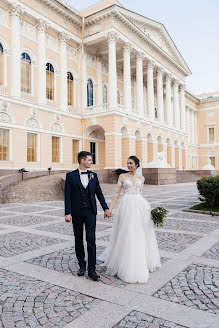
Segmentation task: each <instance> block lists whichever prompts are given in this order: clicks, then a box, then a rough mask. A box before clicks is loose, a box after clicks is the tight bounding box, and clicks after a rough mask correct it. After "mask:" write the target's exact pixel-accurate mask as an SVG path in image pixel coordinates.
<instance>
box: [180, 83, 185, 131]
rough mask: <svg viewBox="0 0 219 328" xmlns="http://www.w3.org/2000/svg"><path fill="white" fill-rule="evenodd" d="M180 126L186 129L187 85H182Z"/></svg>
mask: <svg viewBox="0 0 219 328" xmlns="http://www.w3.org/2000/svg"><path fill="white" fill-rule="evenodd" d="M180 123H181V124H180V127H181V129H182V130H183V131H185V86H184V85H183V84H181V85H180Z"/></svg>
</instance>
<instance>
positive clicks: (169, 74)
mask: <svg viewBox="0 0 219 328" xmlns="http://www.w3.org/2000/svg"><path fill="white" fill-rule="evenodd" d="M165 80H166V81H172V80H173V75H172V74H171V73H166V74H165Z"/></svg>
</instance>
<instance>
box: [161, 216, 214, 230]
mask: <svg viewBox="0 0 219 328" xmlns="http://www.w3.org/2000/svg"><path fill="white" fill-rule="evenodd" d="M163 228H164V229H171V230H183V231H194V232H203V233H206V232H211V231H214V230H216V229H219V222H218V223H215V222H211V224H209V223H208V222H198V221H189V222H188V221H185V220H180V219H176V220H175V219H166V220H165V222H164V225H163Z"/></svg>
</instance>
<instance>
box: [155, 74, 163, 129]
mask: <svg viewBox="0 0 219 328" xmlns="http://www.w3.org/2000/svg"><path fill="white" fill-rule="evenodd" d="M163 72H164V71H163V69H161V68H158V70H157V105H158V118H159V121H160V123H161V124H164V108H163Z"/></svg>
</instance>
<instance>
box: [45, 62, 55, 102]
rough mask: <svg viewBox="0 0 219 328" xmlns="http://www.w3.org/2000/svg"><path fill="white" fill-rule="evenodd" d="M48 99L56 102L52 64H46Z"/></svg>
mask: <svg viewBox="0 0 219 328" xmlns="http://www.w3.org/2000/svg"><path fill="white" fill-rule="evenodd" d="M46 98H47V99H50V100H54V68H53V66H52V65H51V64H50V63H47V64H46Z"/></svg>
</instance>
